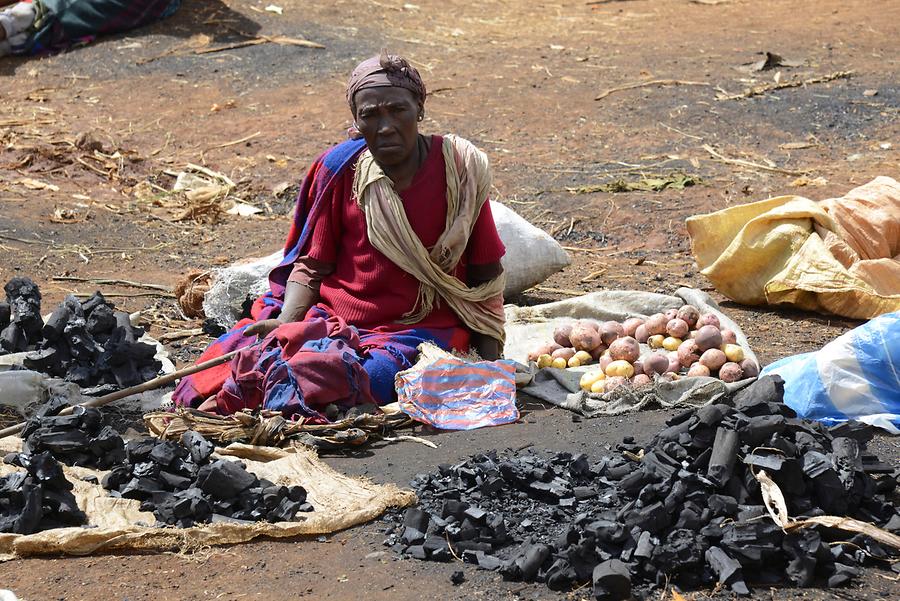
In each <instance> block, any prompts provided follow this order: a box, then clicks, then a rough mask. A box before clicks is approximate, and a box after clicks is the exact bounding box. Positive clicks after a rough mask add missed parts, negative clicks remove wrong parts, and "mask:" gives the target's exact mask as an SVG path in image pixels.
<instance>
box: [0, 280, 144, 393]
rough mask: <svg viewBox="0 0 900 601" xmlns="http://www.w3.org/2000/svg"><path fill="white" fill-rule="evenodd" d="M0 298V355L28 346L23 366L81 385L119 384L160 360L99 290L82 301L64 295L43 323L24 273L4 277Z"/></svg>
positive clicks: (37, 297)
mask: <svg viewBox="0 0 900 601" xmlns="http://www.w3.org/2000/svg"><path fill="white" fill-rule="evenodd" d="M4 290H5V292H6V300H7V302H5V303H0V355H2V354H7V353H20V352H25V351H29V352H28V354H27V355H26V356H25V360H24V364H25V367H27V368H29V369H33V370H35V371H40V372H43V373H46V374H49V375H51V376H56V377H60V378H65V379H66V380H68V381H70V382H74V383H75V384H78V385H79V386H80V387H82V388H91V387H95V386H103V385H112V386H116V387H119V388H126V387H128V386H134V385H136V384H140V383H142V382H146V381H147V380H151V379H153V378H155V377H156V375H157V374H158V373H159V370H160V368H161V367H162V365H161V364H160V362H159V361H158V360H157V359H155V358H154V357H155V355H156V348H155V347H154V346H153V345H150V344H146V343H144V342H139V341H138V339H139V338H140V337H141V336H143V335H144V331H143V329H141V328H137V327H134V326H132V325H131V320H130V319H129V316H128V314H127V313H125V312H123V311H116V310H115V306H114V305H112V304H111V303H110V302H109V301H107V300H106V299H105V298H104V297H103V295H102V294H100V293H99V292H97V293H95V294H94V295H93V296H92V297H90V298H89V299H87V300H86V301H84V302H81V301H79V300H78V299H77V298H75V297H74V296H67V297H66V298H65V300H64V301H63V302H62V303H60V305H59V306H58V307H57V308H56V309H55V310H54V311H53V313H52V314H51V315H50V317H49V318H48V319H47V323H44V321H43V319H42V317H41V292H40V290H39V289H38V287H37V285H36V284H35V283H34V282H32V281H31V280H30V279H28V278H24V277H17V278H13V279H11V280H10V281H9V282H7V284H6V286H5V287H4Z"/></svg>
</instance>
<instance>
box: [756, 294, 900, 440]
mask: <svg viewBox="0 0 900 601" xmlns="http://www.w3.org/2000/svg"><path fill="white" fill-rule="evenodd" d="M764 375H779V376H781V378H782V379H783V380H784V402H785V403H786V404H787V405H790V407H791V408H792V409H793V410H794V411H796V412H797V414H798V415H799V416H800V417H803V418H806V419H815V420H818V421H820V422H824V423H826V424H828V425H834V424H836V423H840V422H843V421H847V420H848V419H855V420H858V421H862V422H866V423H868V424H872V425H873V426H878V427H879V428H883V429H885V430H887V431H888V432H891V433H892V434H900V312H895V313H888V314H886V315H882V316H880V317H877V318H875V319H873V320H871V321H869V322H868V323H865V324H863V325H861V326H859V327H858V328H854V329H853V330H850V331H849V332H847V333H846V334H843V335H841V336H839V337H838V338H836V339H835V340H833V341H831V342H829V343H828V344H826V345H825V346H823V347H822V348H821V349H820V350H818V351H816V352H814V353H805V354H802V355H794V356H792V357H785V358H784V359H780V360H778V361H776V362H775V363H772V364H771V365H767V366H766V368H765V369H763V370H762V373H761V374H760V376H764Z"/></svg>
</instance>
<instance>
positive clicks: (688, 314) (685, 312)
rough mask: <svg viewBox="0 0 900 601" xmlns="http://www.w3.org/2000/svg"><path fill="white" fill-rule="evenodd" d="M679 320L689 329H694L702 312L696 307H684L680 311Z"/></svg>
mask: <svg viewBox="0 0 900 601" xmlns="http://www.w3.org/2000/svg"><path fill="white" fill-rule="evenodd" d="M678 319H683V320H684V321H686V322H687V324H688V326H689V327H691V328H693V327H694V326H695V325H697V320H698V319H700V311H698V310H697V307H695V306H694V305H684V306H683V307H681V308H680V309H678Z"/></svg>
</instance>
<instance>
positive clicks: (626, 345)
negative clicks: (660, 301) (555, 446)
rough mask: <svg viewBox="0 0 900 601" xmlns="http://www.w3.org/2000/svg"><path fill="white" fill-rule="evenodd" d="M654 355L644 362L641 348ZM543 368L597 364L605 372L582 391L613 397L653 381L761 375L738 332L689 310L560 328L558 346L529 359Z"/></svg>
mask: <svg viewBox="0 0 900 601" xmlns="http://www.w3.org/2000/svg"><path fill="white" fill-rule="evenodd" d="M642 343H643V344H646V345H647V346H648V347H650V349H651V352H650V353H648V354H645V355H644V356H643V357H641V346H640V345H641V344H642ZM528 359H529V361H535V362H536V363H537V366H538V367H539V368H544V367H556V368H559V369H563V368H566V367H581V366H584V365H590V364H592V363H594V362H596V363H597V364H598V367H599V369H596V370H589V371H587V372H585V374H584V376H582V378H581V387H582V388H583V389H584V390H586V391H589V392H597V393H602V392H609V391H611V390H613V389H615V388H617V387H619V386H634V387H639V386H645V385H647V384H650V383H651V382H652V381H653V378H654V377H656V378H662V379H667V380H674V379H678V378H679V377H681V376H712V377H717V378H719V379H721V380H722V381H724V382H737V381H738V380H742V379H744V378H751V377H755V376H757V375H759V366H757V364H756V363H755V362H754V361H753V360H751V359H745V358H744V349H743V348H741V346H740V345H738V344H737V339H736V337H735V334H734V332H733V331H731V330H729V329H723V328H721V325H720V324H719V318H718V317H717V316H716V315H715V314H713V313H707V314H704V315H701V314H700V311H699V310H698V309H697V307H695V306H693V305H684V306H683V307H681V308H680V309H670V310H669V311H666V312H665V313H656V314H654V315H651V316H650V317H648V318H647V319H646V320H645V319H640V318H637V317H632V318H630V319H626V320H625V321H624V322H622V323H619V322H617V321H607V322H603V323H598V322H595V321H591V320H579V321H576V322H573V323H571V324H565V325H562V326H559V327H558V328H556V330H555V331H554V332H553V342H551V343H547V344H543V345H541V346H540V347H538V348H536V349H534V350H533V351H532V352H531V353H530V354H529V355H528Z"/></svg>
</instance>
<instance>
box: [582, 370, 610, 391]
mask: <svg viewBox="0 0 900 601" xmlns="http://www.w3.org/2000/svg"><path fill="white" fill-rule="evenodd" d="M605 379H606V374H605V373H603V372H602V371H588V372H585V373H584V375H583V376H581V380H579V382H578V384H579V385H580V386H581V389H582V390H585V391H587V392H590V391H591V386H593V385H594V382H596V381H598V380H605Z"/></svg>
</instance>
